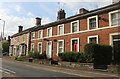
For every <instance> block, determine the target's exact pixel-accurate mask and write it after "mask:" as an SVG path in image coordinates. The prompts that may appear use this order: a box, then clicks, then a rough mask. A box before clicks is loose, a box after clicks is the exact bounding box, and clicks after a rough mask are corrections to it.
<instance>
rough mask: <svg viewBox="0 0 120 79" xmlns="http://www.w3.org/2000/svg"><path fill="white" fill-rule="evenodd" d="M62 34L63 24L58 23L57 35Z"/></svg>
mask: <svg viewBox="0 0 120 79" xmlns="http://www.w3.org/2000/svg"><path fill="white" fill-rule="evenodd" d="M62 34H64V25H63V24H62V25H59V26H58V35H62Z"/></svg>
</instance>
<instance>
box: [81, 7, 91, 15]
mask: <svg viewBox="0 0 120 79" xmlns="http://www.w3.org/2000/svg"><path fill="white" fill-rule="evenodd" d="M88 12H89V11H88V10H86V9H85V8H81V9H80V10H79V13H80V14H83V13H88Z"/></svg>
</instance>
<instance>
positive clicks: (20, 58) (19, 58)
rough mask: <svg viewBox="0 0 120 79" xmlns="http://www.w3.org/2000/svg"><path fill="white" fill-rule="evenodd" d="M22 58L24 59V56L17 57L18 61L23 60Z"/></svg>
mask: <svg viewBox="0 0 120 79" xmlns="http://www.w3.org/2000/svg"><path fill="white" fill-rule="evenodd" d="M24 59H25V56H20V57H17V60H18V61H23V60H24Z"/></svg>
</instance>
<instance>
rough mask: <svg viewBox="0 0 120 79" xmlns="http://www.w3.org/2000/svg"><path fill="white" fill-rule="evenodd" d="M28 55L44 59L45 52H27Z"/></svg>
mask: <svg viewBox="0 0 120 79" xmlns="http://www.w3.org/2000/svg"><path fill="white" fill-rule="evenodd" d="M28 56H29V57H32V58H34V59H46V58H47V57H46V54H45V53H42V54H40V53H39V52H31V51H30V52H29V55H28Z"/></svg>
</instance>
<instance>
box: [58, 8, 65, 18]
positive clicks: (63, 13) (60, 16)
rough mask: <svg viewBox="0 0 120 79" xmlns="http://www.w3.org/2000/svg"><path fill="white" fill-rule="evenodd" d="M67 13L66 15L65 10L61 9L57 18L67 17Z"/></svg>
mask: <svg viewBox="0 0 120 79" xmlns="http://www.w3.org/2000/svg"><path fill="white" fill-rule="evenodd" d="M65 15H66V13H65V10H62V9H60V10H59V11H58V16H57V20H61V19H64V18H65Z"/></svg>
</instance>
